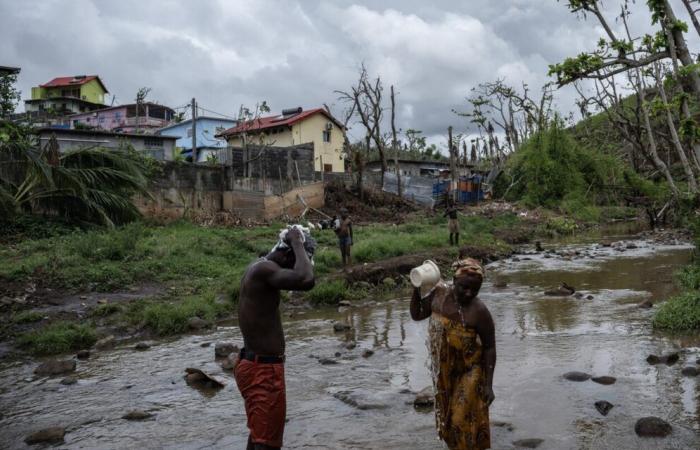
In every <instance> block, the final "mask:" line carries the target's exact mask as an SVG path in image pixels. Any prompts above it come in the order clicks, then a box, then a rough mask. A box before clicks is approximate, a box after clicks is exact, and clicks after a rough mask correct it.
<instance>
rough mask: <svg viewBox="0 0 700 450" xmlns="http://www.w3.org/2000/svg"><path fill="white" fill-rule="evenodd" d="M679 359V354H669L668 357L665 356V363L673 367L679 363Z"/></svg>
mask: <svg viewBox="0 0 700 450" xmlns="http://www.w3.org/2000/svg"><path fill="white" fill-rule="evenodd" d="M678 358H679V356H678V353H669V354H668V355H666V356H664V359H665V361H663V362H665V363H666V365H667V366H672V365H674V364H675V363H677V362H678Z"/></svg>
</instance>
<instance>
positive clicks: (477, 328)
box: [411, 253, 496, 450]
mask: <svg viewBox="0 0 700 450" xmlns="http://www.w3.org/2000/svg"><path fill="white" fill-rule="evenodd" d="M453 268H454V269H455V274H454V279H453V283H452V284H451V285H449V284H447V283H445V282H443V281H439V282H438V283H437V285H435V287H433V288H432V289H431V290H430V291H429V292H428V293H427V295H425V296H423V295H422V294H421V287H416V288H415V289H414V291H413V297H412V298H411V317H412V318H413V320H423V319H427V318H430V322H429V334H430V351H431V357H432V364H431V368H432V372H433V385H434V388H435V420H436V425H437V429H438V435H439V436H440V439H442V440H443V441H445V443H446V444H447V446H448V447H449V448H450V449H451V450H472V449H487V448H491V436H490V429H489V406H490V405H491V402H493V400H494V394H493V383H492V382H493V371H494V368H495V366H496V341H495V332H494V324H493V319H492V318H491V313H489V310H488V309H487V308H486V305H484V304H483V303H482V302H481V300H479V298H478V297H477V294H478V293H479V290H480V289H481V283H482V282H483V279H484V269H483V268H482V267H481V265H480V264H479V262H478V261H476V260H474V259H472V258H464V257H463V255H462V254H461V253H460V259H459V260H457V261H456V262H455V263H454V264H453ZM414 286H415V285H414Z"/></svg>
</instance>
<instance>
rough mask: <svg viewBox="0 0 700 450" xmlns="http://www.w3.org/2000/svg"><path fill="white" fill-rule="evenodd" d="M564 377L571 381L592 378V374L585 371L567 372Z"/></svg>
mask: <svg viewBox="0 0 700 450" xmlns="http://www.w3.org/2000/svg"><path fill="white" fill-rule="evenodd" d="M563 377H564V379H566V380H569V381H586V380H588V379H589V378H591V376H590V374H587V373H585V372H576V371H574V372H566V373H565V374H564V375H563Z"/></svg>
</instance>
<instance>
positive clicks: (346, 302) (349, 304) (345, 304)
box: [338, 300, 352, 306]
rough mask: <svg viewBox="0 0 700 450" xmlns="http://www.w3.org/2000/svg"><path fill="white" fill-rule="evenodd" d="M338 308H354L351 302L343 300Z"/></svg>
mask: <svg viewBox="0 0 700 450" xmlns="http://www.w3.org/2000/svg"><path fill="white" fill-rule="evenodd" d="M338 306H352V303H350V301H349V300H341V301H339V302H338Z"/></svg>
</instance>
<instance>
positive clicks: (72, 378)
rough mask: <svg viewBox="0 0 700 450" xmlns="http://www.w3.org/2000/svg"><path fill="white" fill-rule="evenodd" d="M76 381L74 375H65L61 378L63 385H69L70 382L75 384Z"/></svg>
mask: <svg viewBox="0 0 700 450" xmlns="http://www.w3.org/2000/svg"><path fill="white" fill-rule="evenodd" d="M77 382H78V379H77V378H76V377H65V378H64V379H62V380H61V384H63V385H65V386H69V385H71V384H75V383H77Z"/></svg>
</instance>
